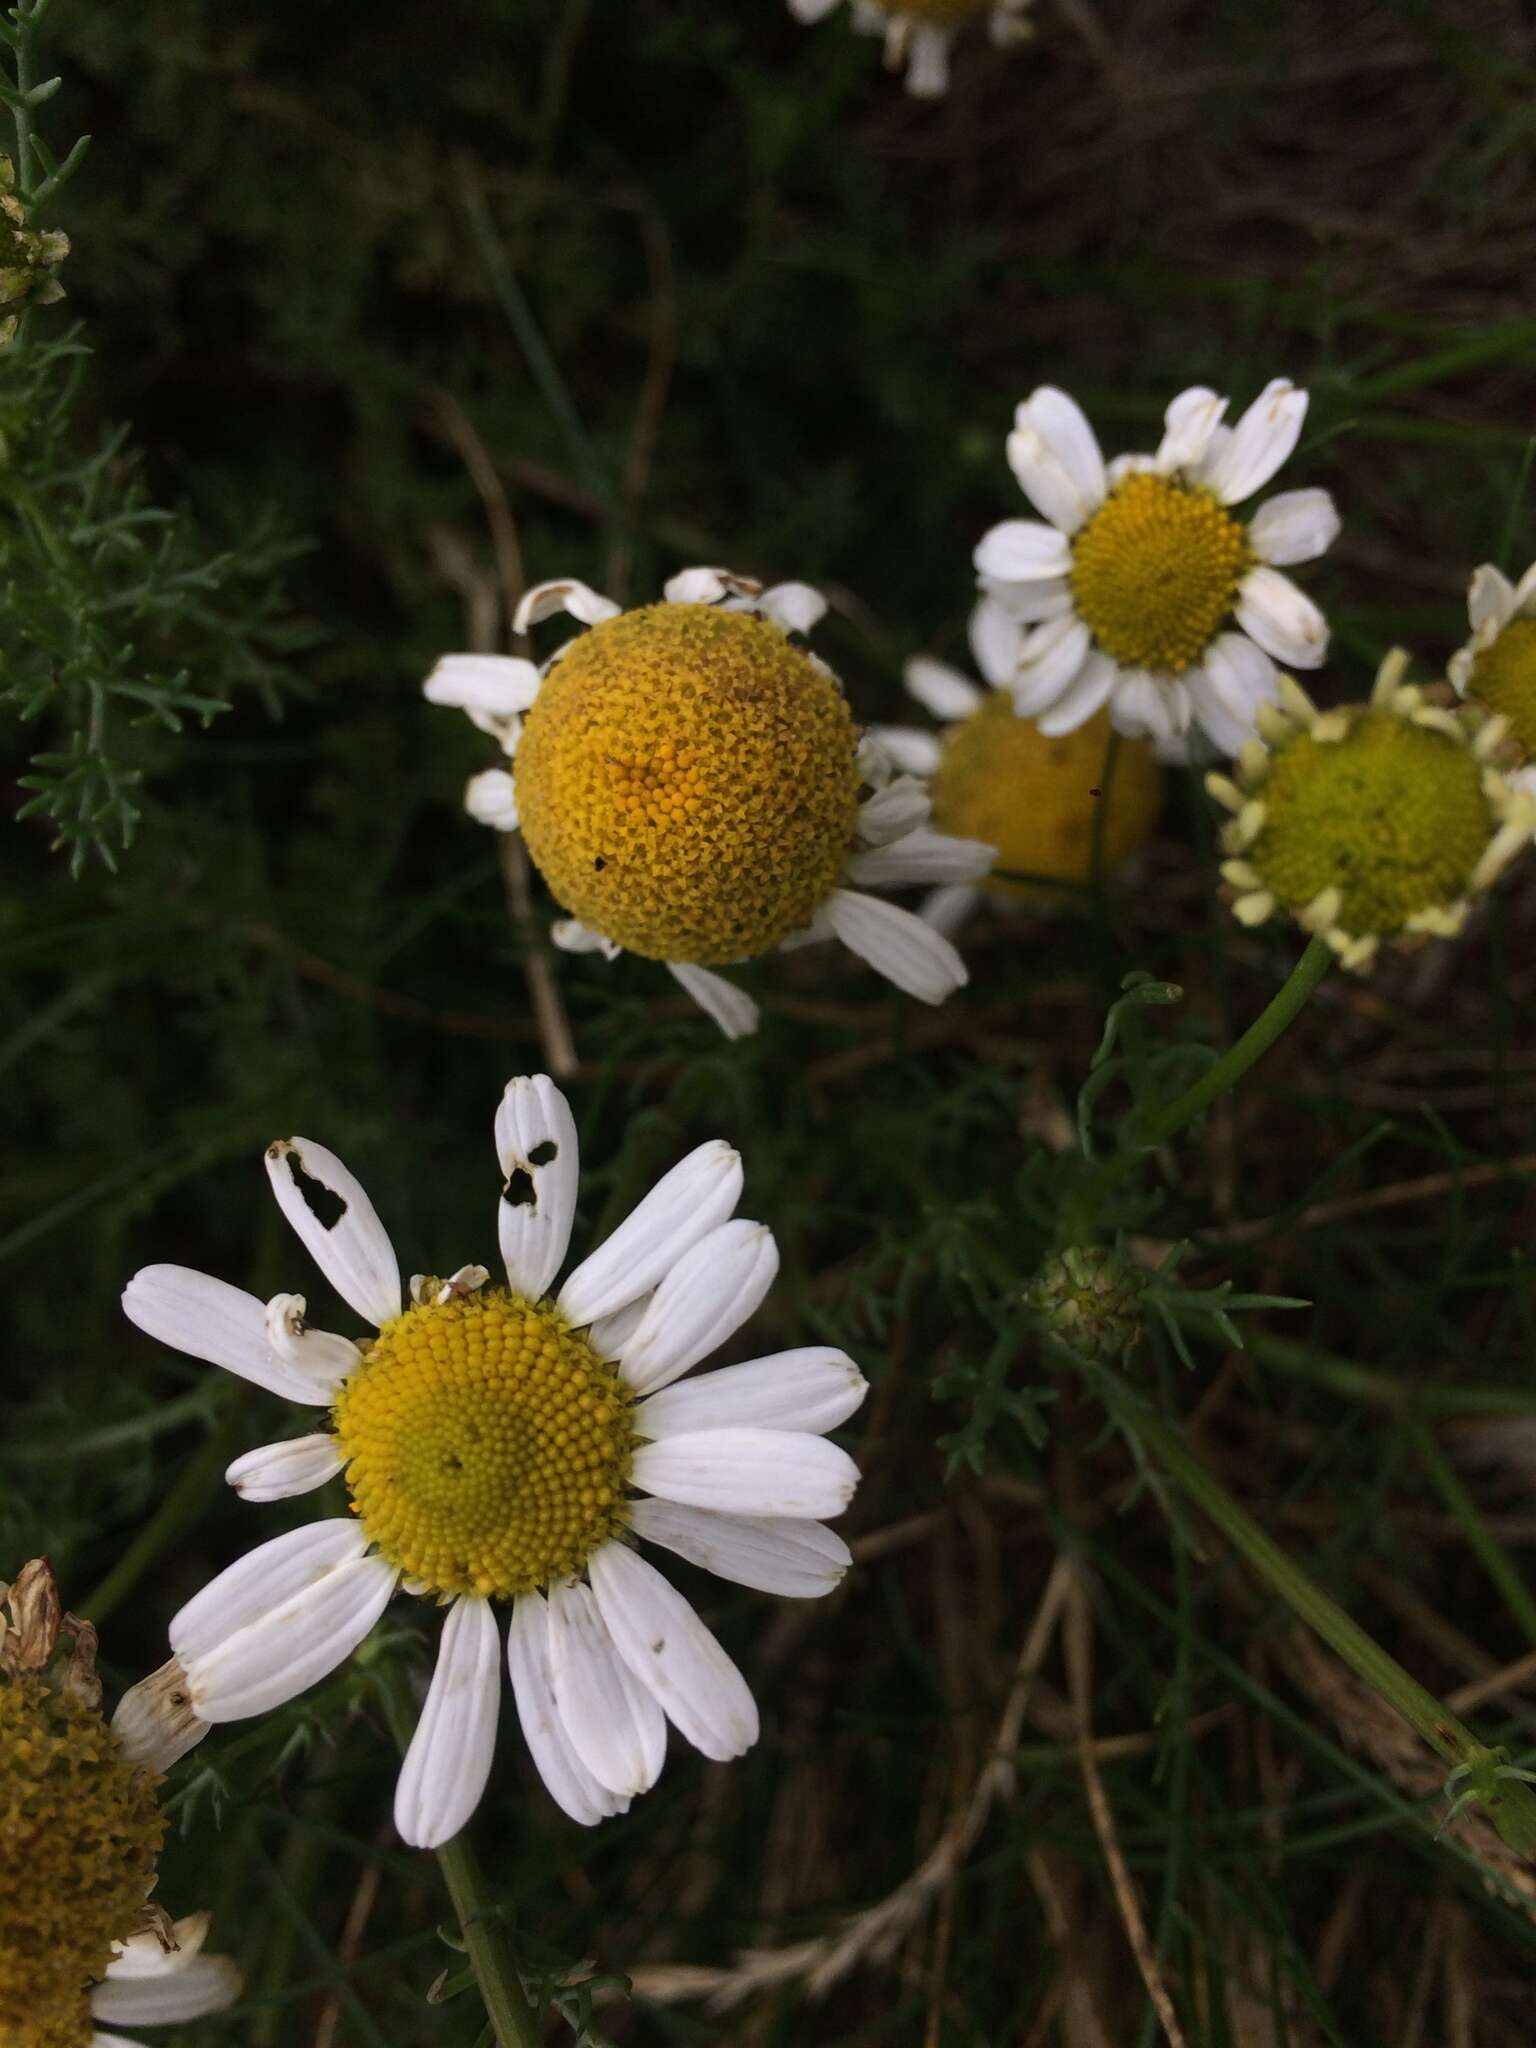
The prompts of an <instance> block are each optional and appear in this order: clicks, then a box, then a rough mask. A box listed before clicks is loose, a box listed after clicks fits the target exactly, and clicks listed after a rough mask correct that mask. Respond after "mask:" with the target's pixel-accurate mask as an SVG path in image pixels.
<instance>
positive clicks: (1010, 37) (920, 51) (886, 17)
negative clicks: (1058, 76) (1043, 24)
mask: <svg viewBox="0 0 1536 2048" xmlns="http://www.w3.org/2000/svg"><path fill="white" fill-rule="evenodd" d="M837 4H838V0H789V11H790V13H791V14H792V15H793V16H794V17H795V19H796V21H805V22H812V21H820V20H821V19H822V17H823V16H824V15H828V14H830V13H831V12H832V10H833V8H834V7H836V6H837ZM1033 5H1034V0H852V7H853V25H854V27H855V28H856V29H857V30H858V31H859V33H860V34H861V35H872V36H882V37H884V39H885V61H886V65H887V67H888V68H889V69H890V70H892V71H900V70H901V69H903V67H905V70H906V74H907V91H908V92H909V93H911V94H912V95H913V97H914V98H916V99H939V98H941V97H942V96H943V94H944V93H946V92H947V91H948V90H949V46H950V44H951V43H952V42H953V41H954V39H955V35H956V32H957V31H958V30H959V29H960V28H962V27H963V26H964V24H965V23H966V22H968V21H979V20H981V19H982V17H983V16H985V18H986V23H987V30H988V33H989V34H990V35H991V38H992V40H993V42H994V43H996V44H997V46H998V47H999V48H1000V49H1007V48H1009V47H1010V46H1012V45H1013V44H1015V43H1022V42H1026V41H1027V40H1028V39H1029V37H1030V36H1032V35H1033V34H1034V32H1035V31H1034V24H1033V22H1031V21H1030V20H1029V13H1030V9H1031V8H1032V7H1033Z"/></svg>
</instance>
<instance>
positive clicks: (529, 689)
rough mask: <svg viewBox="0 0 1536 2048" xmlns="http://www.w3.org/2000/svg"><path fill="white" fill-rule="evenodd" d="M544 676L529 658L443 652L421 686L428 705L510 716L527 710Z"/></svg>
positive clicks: (492, 715)
mask: <svg viewBox="0 0 1536 2048" xmlns="http://www.w3.org/2000/svg"><path fill="white" fill-rule="evenodd" d="M543 680H544V678H543V676H542V675H541V674H540V672H539V670H538V669H537V667H535V665H534V664H533V662H531V661H521V660H519V659H518V658H517V657H516V656H515V655H509V654H445V655H443V657H442V658H441V660H440V661H439V662H438V664H437V667H436V668H435V669H433V671H432V673H431V675H429V676H428V677H427V680H426V682H425V683H424V684H423V685H422V688H423V691H424V692H425V695H426V698H427V702H428V703H429V704H448V705H451V706H452V707H453V708H454V709H455V710H456V711H483V712H487V713H489V715H490V716H491V717H492V718H512V717H516V716H517V715H518V713H520V712H523V711H527V710H528V709H529V708H530V706H531V705H532V703H533V700H534V698H535V697H537V696H538V694H539V685H540V684H541V683H542V682H543Z"/></svg>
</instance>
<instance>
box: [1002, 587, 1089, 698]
mask: <svg viewBox="0 0 1536 2048" xmlns="http://www.w3.org/2000/svg"><path fill="white" fill-rule="evenodd" d="M1090 644H1091V641H1090V636H1089V632H1088V628H1087V627H1086V626H1085V625H1084V624H1083V622H1082V620H1081V619H1079V618H1077V617H1076V616H1075V615H1074V614H1072V613H1070V612H1069V613H1068V614H1067V615H1066V616H1065V617H1064V618H1060V619H1051V620H1049V621H1048V622H1047V623H1046V624H1045V625H1043V626H1036V628H1035V630H1034V631H1033V632H1032V633H1031V634H1030V635H1029V636H1028V637H1027V638H1026V640H1025V642H1024V644H1023V646H1022V647H1021V648H1020V650H1019V662H1018V667H1017V669H1016V670H1015V671H1014V677H1013V681H1012V682H1011V683H1010V684H1009V688H1010V690H1011V691H1012V693H1013V706H1014V709H1015V710H1016V711H1017V712H1018V714H1019V716H1020V717H1021V718H1033V717H1034V716H1035V715H1036V713H1037V712H1040V711H1043V710H1044V709H1045V707H1046V705H1047V704H1050V703H1052V702H1053V701H1054V700H1055V699H1056V698H1057V697H1059V696H1060V695H1061V693H1062V691H1063V690H1065V689H1066V688H1067V686H1068V684H1069V683H1071V682H1073V681H1074V680H1075V678H1076V676H1077V674H1078V671H1079V670H1080V669H1081V668H1082V666H1083V663H1084V662H1085V661H1086V660H1087V659H1088V650H1089V646H1090Z"/></svg>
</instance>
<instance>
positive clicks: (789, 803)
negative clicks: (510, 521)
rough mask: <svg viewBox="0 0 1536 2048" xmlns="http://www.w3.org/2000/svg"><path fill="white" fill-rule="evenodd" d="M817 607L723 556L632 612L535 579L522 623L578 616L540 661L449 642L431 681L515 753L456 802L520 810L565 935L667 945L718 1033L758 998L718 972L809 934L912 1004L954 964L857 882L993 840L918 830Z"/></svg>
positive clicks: (749, 1015) (919, 800) (963, 860)
mask: <svg viewBox="0 0 1536 2048" xmlns="http://www.w3.org/2000/svg"><path fill="white" fill-rule="evenodd" d="M825 609H826V607H825V605H824V604H823V602H822V600H821V598H820V597H819V596H818V595H817V593H816V592H815V591H813V590H811V589H809V588H807V586H806V585H805V584H803V583H788V584H780V585H778V586H776V587H775V588H773V589H771V590H764V589H762V587H761V586H760V585H758V584H756V583H752V582H749V581H747V580H746V579H745V578H742V577H738V576H732V575H729V574H727V573H726V572H725V571H724V570H720V569H690V570H686V571H684V572H683V574H682V575H680V576H676V577H674V578H673V579H672V581H671V582H670V583H669V584H668V585H667V587H666V592H665V596H664V599H663V601H662V602H661V603H660V604H652V605H642V606H640V607H638V608H637V609H635V610H632V611H621V610H620V609H619V607H618V606H617V605H616V604H613V603H612V602H611V601H610V600H609V599H607V598H604V597H599V596H598V595H597V594H596V592H594V591H591V590H589V589H587V587H586V586H585V585H584V584H580V583H570V582H564V583H546V584H541V585H540V586H539V587H538V588H537V589H535V590H531V591H530V592H529V593H528V595H527V596H526V597H525V598H524V600H523V604H522V607H521V609H520V610H519V613H518V630H519V631H523V630H526V628H527V627H528V626H530V625H532V624H535V623H536V622H537V621H539V620H541V619H544V618H547V617H549V616H551V615H552V614H553V613H556V612H561V611H563V612H567V613H569V614H570V615H571V616H573V617H574V618H575V619H576V620H577V621H578V622H579V623H580V624H582V625H584V626H585V627H586V628H587V630H586V631H585V632H584V633H579V634H578V635H577V636H576V637H575V638H574V639H571V640H567V641H566V642H565V644H564V645H563V646H562V647H560V648H559V649H557V651H556V653H555V654H554V656H553V657H552V658H551V659H550V660H549V661H548V662H546V663H545V665H544V666H543V667H542V668H538V667H535V665H534V664H533V663H532V662H530V661H521V660H515V659H509V658H502V657H496V656H474V655H450V656H448V657H447V658H446V659H445V660H444V661H441V662H440V663H439V664H438V666H437V668H436V669H435V670H434V671H433V673H432V675H431V676H430V677H429V678H428V680H427V684H426V694H427V696H428V697H429V698H430V699H431V701H432V702H434V703H438V704H451V705H455V706H457V707H458V708H459V709H461V710H464V711H466V712H468V713H469V715H470V716H471V718H473V719H474V720H475V722H476V724H477V725H479V726H480V727H481V728H482V730H486V731H489V732H491V733H492V734H493V735H494V737H495V738H496V739H497V740H498V741H499V743H500V745H501V748H502V751H503V753H504V754H505V755H506V757H507V758H508V760H509V761H510V763H511V766H510V767H503V768H493V769H489V770H486V771H485V772H483V773H482V774H480V775H477V776H476V777H474V778H473V780H472V781H471V783H470V785H469V789H468V791H467V792H466V797H465V803H466V808H467V809H468V810H469V811H470V813H471V815H472V816H473V817H475V818H477V819H478V820H479V821H480V822H482V823H484V824H488V825H492V826H494V827H496V828H497V829H499V830H502V831H511V830H513V829H519V828H520V829H521V831H522V834H523V837H524V840H525V841H526V843H527V847H528V852H529V854H530V856H531V858H532V860H533V862H534V865H535V866H536V867H537V868H538V869H539V871H540V873H541V874H542V875H543V876H544V879H545V880H546V882H547V883H548V884H549V887H550V889H551V891H552V893H553V894H554V896H555V897H556V899H557V901H558V902H559V903H560V904H561V905H562V906H563V908H564V909H565V910H566V911H567V912H568V913H569V915H568V916H567V917H566V918H565V919H563V920H562V921H561V922H560V923H558V924H557V925H556V926H555V929H554V937H555V941H556V943H557V944H558V945H561V946H563V947H565V948H566V949H567V950H569V951H573V952H593V951H600V952H602V953H605V954H606V955H608V957H610V958H612V957H613V956H614V955H616V954H617V953H619V952H620V951H627V952H632V953H638V954H640V955H642V956H643V957H644V958H647V959H651V960H659V961H662V962H664V963H665V964H666V966H667V967H668V968H669V969H670V970H671V972H672V974H673V975H674V976H675V977H676V979H677V980H678V981H679V982H680V983H681V985H682V986H683V987H684V988H685V989H686V990H687V991H688V993H689V994H690V995H691V996H692V997H693V998H694V999H695V1001H696V1002H698V1003H699V1004H700V1006H701V1007H702V1008H703V1009H705V1010H706V1011H707V1012H708V1013H709V1014H710V1015H711V1016H712V1017H713V1018H714V1019H715V1021H716V1022H717V1023H718V1024H719V1025H720V1027H721V1028H722V1030H724V1031H725V1032H726V1034H727V1035H728V1036H730V1037H738V1036H740V1035H742V1034H743V1033H745V1032H749V1031H752V1030H754V1029H755V1028H756V1023H757V1009H756V1005H755V1004H753V1003H752V1002H751V1001H750V1000H749V998H748V997H747V996H745V995H744V994H743V993H742V991H741V990H740V989H739V988H738V987H736V986H735V985H734V984H733V983H732V982H730V981H728V980H727V979H726V978H725V977H724V976H722V975H720V974H717V973H715V972H714V969H715V968H716V967H718V966H722V965H726V964H728V963H730V962H733V961H740V960H746V959H752V958H755V957H756V956H758V955H760V954H763V953H767V952H772V951H774V950H776V949H778V948H782V947H792V946H801V945H804V944H807V943H809V942H810V941H811V940H814V939H821V938H839V939H841V940H842V942H843V944H844V945H846V946H847V947H848V948H849V949H850V950H851V951H852V952H855V953H857V954H858V955H859V956H860V957H861V958H862V959H864V960H867V961H868V962H869V963H870V965H871V966H873V967H875V968H876V969H878V970H879V971H880V972H881V973H883V974H884V975H885V976H886V977H887V978H888V979H889V980H891V981H893V982H894V983H895V984H896V985H897V987H899V988H901V989H902V990H904V991H905V992H906V993H907V994H908V995H914V996H917V997H918V998H919V999H920V1000H921V1001H923V1002H929V1003H937V1002H942V1001H943V999H944V997H945V996H947V995H949V994H950V993H951V992H952V991H953V990H954V989H956V988H958V987H960V986H961V985H962V984H963V982H964V981H965V979H966V974H965V968H964V965H963V963H962V962H961V960H960V957H959V955H958V954H957V953H956V952H955V949H954V947H953V946H952V945H951V944H950V943H949V941H948V940H947V939H946V938H944V937H942V936H941V935H940V934H939V933H938V932H936V931H933V930H932V929H931V928H930V927H928V926H927V925H925V924H924V923H923V922H922V921H921V920H920V919H919V918H917V917H915V916H913V915H912V913H911V912H909V911H906V910H903V909H901V908H899V907H898V906H897V905H895V904H891V903H887V902H885V901H883V900H882V899H881V898H880V897H878V896H874V895H870V894H869V893H867V892H868V890H869V889H871V888H883V887H903V886H911V885H914V884H917V883H920V882H924V881H944V880H952V879H956V878H958V877H961V876H965V877H970V876H975V875H979V874H982V873H984V872H985V871H986V869H987V868H988V867H989V866H990V865H991V861H992V849H991V848H990V847H989V846H985V845H980V844H977V843H975V842H969V841H968V842H961V841H957V840H954V839H951V838H946V837H943V836H941V835H939V834H937V833H934V832H932V831H930V830H928V805H927V802H926V799H925V798H924V797H923V795H922V793H921V791H919V790H917V789H916V787H915V785H913V786H910V787H908V786H902V787H900V788H897V789H894V790H893V788H892V787H891V786H890V785H891V782H892V776H891V771H890V767H889V764H888V763H887V762H886V761H885V760H884V757H883V756H882V755H881V754H880V753H879V752H878V750H876V749H872V748H871V747H869V746H868V745H867V744H861V741H860V736H859V733H858V730H857V728H856V727H855V725H854V722H853V719H852V718H851V716H850V715H849V711H848V707H847V704H846V703H845V702H844V699H843V695H842V692H841V690H840V689H839V687H838V685H837V681H836V679H835V677H834V676H833V675H832V674H831V671H830V670H829V669H828V668H827V667H826V664H825V663H824V662H821V661H820V660H818V659H817V657H816V656H814V655H813V654H811V653H810V652H809V651H808V650H807V649H806V648H805V647H804V646H803V645H802V644H801V638H800V637H796V636H803V635H804V634H805V633H806V632H808V631H809V629H810V628H811V627H812V626H813V625H814V624H815V623H816V621H817V620H818V619H819V618H820V617H821V615H822V613H823V611H824V610H825Z"/></svg>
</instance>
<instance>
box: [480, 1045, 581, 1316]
mask: <svg viewBox="0 0 1536 2048" xmlns="http://www.w3.org/2000/svg"><path fill="white" fill-rule="evenodd" d="M496 1157H497V1159H498V1161H499V1162H500V1165H501V1177H502V1190H501V1200H500V1201H499V1202H498V1203H497V1205H496V1233H497V1236H498V1238H499V1239H500V1242H501V1256H502V1259H503V1260H504V1261H505V1264H506V1268H507V1285H508V1286H509V1287H510V1288H511V1289H512V1291H513V1293H514V1294H525V1295H527V1297H528V1298H529V1300H530V1301H538V1300H541V1299H542V1297H543V1296H544V1295H545V1294H547V1293H548V1292H549V1289H550V1287H551V1285H552V1284H553V1281H554V1278H555V1275H556V1274H557V1273H558V1272H559V1270H560V1268H561V1267H562V1266H563V1265H564V1263H565V1254H566V1252H567V1250H568V1249H569V1247H570V1242H571V1226H572V1225H573V1224H574V1223H575V1221H576V1190H577V1186H578V1184H579V1182H580V1178H581V1153H580V1149H579V1147H578V1145H577V1142H576V1122H575V1119H574V1118H573V1117H572V1115H571V1107H570V1104H569V1103H568V1102H567V1101H566V1099H565V1097H564V1096H563V1095H562V1094H561V1093H560V1090H559V1089H558V1088H557V1087H556V1086H555V1084H554V1082H553V1081H551V1080H550V1078H549V1076H548V1074H518V1075H516V1076H515V1077H514V1078H513V1079H512V1080H510V1081H509V1082H508V1083H507V1085H506V1088H505V1090H504V1091H503V1094H502V1098H501V1101H500V1104H499V1105H498V1107H497V1110H496Z"/></svg>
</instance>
